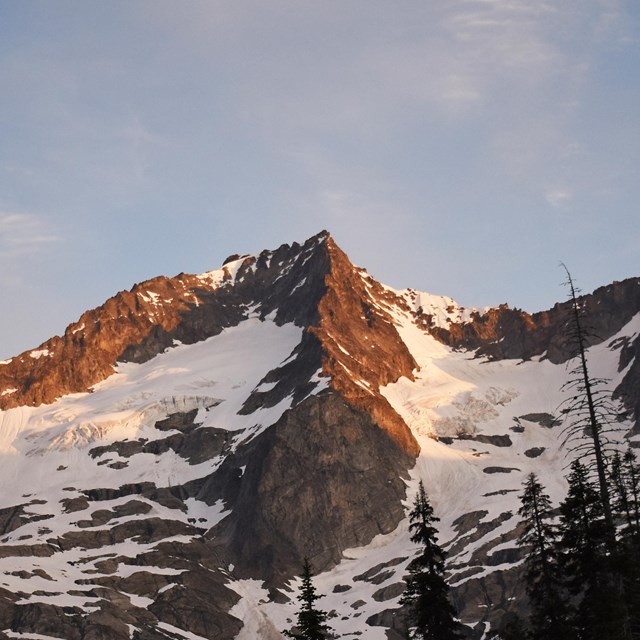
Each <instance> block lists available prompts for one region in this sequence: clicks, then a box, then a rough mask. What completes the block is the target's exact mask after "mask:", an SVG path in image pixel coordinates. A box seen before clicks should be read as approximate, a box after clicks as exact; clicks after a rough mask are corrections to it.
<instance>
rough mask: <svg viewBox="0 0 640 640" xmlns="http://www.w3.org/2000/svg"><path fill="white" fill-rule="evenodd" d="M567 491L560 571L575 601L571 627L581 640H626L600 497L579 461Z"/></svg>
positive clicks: (624, 617)
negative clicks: (561, 568) (561, 569)
mask: <svg viewBox="0 0 640 640" xmlns="http://www.w3.org/2000/svg"><path fill="white" fill-rule="evenodd" d="M568 481H569V491H568V494H567V497H566V499H565V500H564V502H563V503H562V504H561V505H560V512H561V525H560V526H561V539H560V549H561V551H562V567H563V572H564V577H565V579H566V584H567V587H568V589H569V591H570V593H571V594H572V595H573V597H574V600H575V602H576V610H575V615H574V616H573V627H574V629H575V630H576V632H577V635H578V638H579V639H580V640H604V639H606V640H624V639H628V638H630V637H631V636H630V635H629V629H628V627H629V620H628V613H627V607H626V603H625V601H624V598H623V597H622V589H621V585H620V580H619V575H618V574H617V573H616V571H615V570H614V569H613V567H612V564H611V563H612V557H611V556H610V555H609V553H608V551H607V549H608V543H609V539H610V538H609V535H608V531H609V530H608V526H607V522H606V520H605V516H604V509H603V506H602V502H601V497H600V492H599V491H598V489H597V488H596V486H595V485H594V484H593V482H591V480H590V479H589V473H588V470H587V468H586V467H585V466H584V465H583V464H582V463H581V462H580V461H574V462H573V463H572V464H571V473H570V474H569V478H568Z"/></svg>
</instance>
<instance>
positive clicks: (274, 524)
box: [0, 232, 640, 640]
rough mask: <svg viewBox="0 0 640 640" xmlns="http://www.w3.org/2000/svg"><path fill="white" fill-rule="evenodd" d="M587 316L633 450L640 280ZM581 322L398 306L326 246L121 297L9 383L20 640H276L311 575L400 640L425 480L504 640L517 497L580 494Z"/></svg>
mask: <svg viewBox="0 0 640 640" xmlns="http://www.w3.org/2000/svg"><path fill="white" fill-rule="evenodd" d="M583 303H584V304H585V305H586V308H587V311H588V316H589V318H590V321H591V323H592V328H593V334H594V335H598V336H599V337H598V338H594V339H593V340H592V344H591V347H590V350H589V357H590V362H591V363H592V364H593V368H594V371H595V373H596V374H597V375H599V376H606V377H608V378H611V389H610V391H611V395H612V398H613V400H614V402H617V403H618V405H619V407H620V413H621V419H620V420H621V421H620V426H621V430H622V432H624V433H627V434H628V435H630V436H631V438H632V442H634V443H635V441H636V438H637V434H638V433H639V423H638V420H640V394H639V393H638V389H639V388H640V387H639V385H638V383H639V382H640V364H638V359H637V358H636V355H637V352H638V349H639V347H640V342H639V340H640V338H639V335H640V317H639V316H638V313H639V312H640V280H638V279H631V280H627V281H625V282H622V283H614V284H612V285H609V286H607V287H603V288H601V289H598V290H597V291H595V292H594V293H593V294H590V295H588V296H585V297H584V298H583ZM566 310H567V307H566V304H562V303H561V304H557V305H556V306H555V307H554V308H553V309H551V310H548V311H545V312H541V313H538V314H533V315H530V314H527V313H525V312H522V311H519V310H514V309H510V308H508V307H506V306H501V307H499V308H497V309H489V310H486V311H484V312H482V313H481V312H469V311H467V310H465V309H462V308H461V307H459V306H458V305H456V304H455V303H454V302H453V301H452V300H450V299H448V298H443V297H436V296H429V295H428V294H423V293H420V292H416V291H413V290H410V289H409V290H404V291H395V290H392V289H390V288H389V287H385V286H384V285H381V284H380V283H378V282H376V281H375V280H374V279H373V278H371V276H369V275H368V274H367V273H366V272H365V271H364V270H363V269H359V268H357V267H355V266H354V265H353V264H352V263H351V262H350V261H349V259H348V257H347V256H346V255H345V254H344V252H343V251H342V250H341V249H340V248H339V247H338V246H337V245H336V244H335V242H334V241H333V239H332V238H331V236H330V235H329V234H328V233H326V232H322V233H321V234H319V235H318V236H315V237H313V238H311V239H309V240H308V241H306V242H305V243H304V244H302V245H299V244H296V243H294V244H293V245H291V246H289V245H282V246H281V247H280V248H278V249H276V250H275V251H263V252H262V253H261V254H259V255H257V256H238V255H234V256H231V257H230V258H229V259H228V260H227V261H225V264H224V265H223V267H222V268H221V269H219V270H217V271H212V272H210V273H206V274H202V275H186V274H180V275H178V276H176V277H175V278H165V277H160V278H155V279H153V280H149V281H147V282H144V283H141V284H137V285H135V286H134V287H133V288H132V289H131V291H125V292H121V293H119V294H117V295H116V296H114V297H113V298H111V299H110V300H108V301H107V302H106V303H105V304H104V305H103V306H101V307H99V308H97V309H94V310H91V311H88V312H86V313H85V314H84V315H83V316H82V317H81V318H80V319H79V320H78V322H76V323H73V324H72V325H70V326H69V327H68V328H67V330H66V331H65V333H64V335H63V336H61V337H60V336H56V337H53V338H51V339H50V340H49V341H47V342H46V343H44V344H43V345H40V346H39V347H38V348H36V349H33V350H31V351H28V352H26V353H23V354H21V355H19V356H16V357H15V358H12V359H11V360H9V361H6V362H4V363H2V364H0V408H1V411H0V455H2V459H3V464H2V465H0V481H2V483H3V487H4V491H3V494H2V502H1V503H0V536H1V537H0V541H1V544H0V637H7V638H14V637H20V638H28V637H29V638H31V637H32V638H38V639H41V638H66V639H72V640H75V639H78V640H94V639H105V640H107V639H113V640H120V639H123V640H124V639H131V638H133V639H137V640H156V639H157V640H160V639H164V640H166V639H167V638H173V639H176V640H178V639H180V640H184V639H188V640H193V639H196V640H199V639H202V638H215V639H216V640H227V639H229V640H231V639H232V638H238V639H239V640H250V639H255V638H265V639H270V638H280V637H282V636H281V633H280V632H281V631H282V630H283V629H285V628H288V627H289V626H290V621H291V620H292V619H293V617H294V615H295V611H296V601H295V589H296V584H297V583H296V581H295V576H296V575H297V574H298V572H299V570H300V567H301V564H302V560H303V558H304V557H308V558H310V560H311V562H312V563H313V565H314V567H315V569H316V570H317V571H318V572H320V575H319V576H318V577H317V582H318V586H319V588H320V590H321V591H323V593H325V594H326V596H325V599H324V600H323V602H322V604H323V608H325V609H327V610H329V611H331V619H330V622H331V624H332V626H333V627H334V629H336V630H337V631H338V632H339V633H340V637H343V638H352V639H355V638H361V637H366V638H370V639H372V640H376V639H377V638H380V639H382V638H390V639H393V638H401V637H403V635H402V634H403V631H404V627H403V625H404V618H403V615H402V610H401V609H400V605H399V602H398V601H399V597H400V595H401V593H402V589H403V576H404V575H405V573H406V567H407V564H408V563H409V561H410V560H411V557H412V554H413V553H414V552H415V549H414V547H413V546H412V544H411V542H410V541H409V535H408V530H407V506H408V504H409V503H410V502H411V499H412V496H413V494H414V492H415V488H416V486H417V483H418V481H419V480H420V479H422V480H423V481H424V482H425V486H426V488H427V491H428V493H429V496H430V499H431V500H432V502H433V504H434V507H435V508H436V513H438V515H439V516H440V518H441V542H442V543H443V544H444V545H445V546H446V548H447V550H448V554H449V565H448V569H449V572H450V581H451V584H452V586H453V588H454V590H453V594H454V598H455V602H456V606H457V608H458V610H459V612H460V615H461V619H462V620H463V621H464V622H465V624H467V628H468V633H469V636H470V637H473V638H483V637H487V638H488V637H491V635H492V634H493V633H495V632H496V630H498V629H499V628H500V626H501V624H503V623H504V621H505V620H506V619H508V616H509V612H510V611H517V610H524V609H526V606H527V605H526V599H525V597H524V593H523V589H522V585H521V581H519V580H518V577H519V576H518V572H519V564H520V560H521V552H520V550H519V549H518V548H517V546H516V544H515V540H516V538H517V525H518V519H517V514H516V512H517V508H518V497H517V496H518V493H519V491H520V485H521V482H522V480H523V479H524V477H525V476H526V474H527V473H529V472H530V471H540V470H544V471H543V473H544V477H547V478H549V488H550V491H551V493H552V495H553V496H555V497H556V498H557V499H559V497H560V496H561V495H562V492H563V490H564V481H563V470H564V468H565V467H566V464H567V455H568V454H567V452H566V451H564V450H563V448H562V446H561V442H562V436H561V429H562V427H561V425H560V424H559V420H558V416H557V415H556V414H557V407H558V405H559V403H560V402H561V400H562V397H561V392H560V389H561V386H562V383H563V382H564V381H565V380H566V378H567V375H568V374H567V366H566V363H567V360H568V359H569V358H571V356H572V354H571V353H570V351H569V348H568V345H567V342H566V338H565V336H566V331H565V329H564V324H565V322H566ZM569 455H570V454H569Z"/></svg>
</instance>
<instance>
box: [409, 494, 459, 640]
mask: <svg viewBox="0 0 640 640" xmlns="http://www.w3.org/2000/svg"><path fill="white" fill-rule="evenodd" d="M409 519H410V524H409V531H410V532H411V541H412V542H415V543H416V544H418V545H420V547H421V548H420V552H419V554H418V555H417V556H416V557H415V558H414V559H413V560H412V561H411V563H410V564H409V567H408V569H409V576H408V578H407V580H406V582H407V587H406V589H405V592H404V594H403V595H402V598H401V600H400V602H401V603H402V604H403V605H406V606H407V607H408V611H409V613H408V619H409V623H410V625H411V629H410V631H409V637H410V638H418V639H420V640H457V639H458V638H460V637H461V636H460V634H459V628H460V625H459V623H458V622H457V621H456V619H455V610H454V608H453V605H452V604H451V602H450V600H449V587H448V585H447V583H446V581H445V579H444V561H445V554H444V551H443V550H442V549H441V548H440V546H439V545H438V543H437V531H436V529H435V527H434V523H435V522H438V518H436V517H435V515H434V513H433V508H432V507H431V504H430V503H429V500H428V499H427V494H426V492H425V490H424V485H423V484H422V482H420V484H419V486H418V494H417V495H416V498H415V502H414V505H413V510H412V511H411V513H410V514H409Z"/></svg>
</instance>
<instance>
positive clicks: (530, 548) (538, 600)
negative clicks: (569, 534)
mask: <svg viewBox="0 0 640 640" xmlns="http://www.w3.org/2000/svg"><path fill="white" fill-rule="evenodd" d="M523 487H524V490H523V492H522V494H521V495H520V501H521V505H522V506H521V507H520V509H519V511H518V514H519V515H520V517H521V519H522V534H521V536H520V539H519V540H518V544H519V545H520V546H522V547H525V548H526V549H527V555H526V558H525V580H526V583H527V594H528V596H529V600H530V602H531V620H530V623H531V636H530V637H531V639H532V640H570V638H572V637H573V635H572V632H571V627H570V625H569V624H568V622H567V619H568V617H569V611H568V606H567V604H566V598H565V594H564V590H563V587H562V583H561V579H560V572H559V563H558V554H557V550H556V542H557V530H556V527H555V526H554V524H553V519H554V514H553V509H552V507H551V500H550V498H549V496H548V495H547V494H546V492H545V490H544V487H543V486H542V484H541V483H540V481H539V480H538V477H537V476H536V474H534V473H531V474H530V475H529V476H528V478H527V480H526V481H525V482H524V485H523Z"/></svg>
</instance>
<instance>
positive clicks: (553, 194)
mask: <svg viewBox="0 0 640 640" xmlns="http://www.w3.org/2000/svg"><path fill="white" fill-rule="evenodd" d="M544 197H545V200H546V201H547V202H548V203H549V204H550V205H551V206H552V207H555V208H560V207H563V206H565V205H567V204H568V203H569V202H571V200H572V198H573V194H572V193H571V191H570V190H569V189H565V188H558V187H555V188H550V189H547V191H545V194H544Z"/></svg>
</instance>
